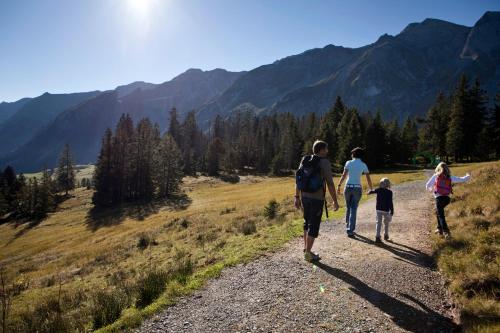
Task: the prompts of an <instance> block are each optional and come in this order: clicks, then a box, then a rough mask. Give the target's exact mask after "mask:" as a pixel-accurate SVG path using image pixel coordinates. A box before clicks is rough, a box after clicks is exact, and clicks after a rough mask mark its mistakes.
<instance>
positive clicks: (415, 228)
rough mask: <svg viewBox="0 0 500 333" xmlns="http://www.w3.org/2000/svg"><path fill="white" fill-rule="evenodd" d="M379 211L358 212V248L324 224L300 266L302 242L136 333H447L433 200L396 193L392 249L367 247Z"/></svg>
mask: <svg viewBox="0 0 500 333" xmlns="http://www.w3.org/2000/svg"><path fill="white" fill-rule="evenodd" d="M374 205H375V201H374V200H373V199H371V200H369V201H367V202H366V203H364V204H362V205H361V206H360V207H359V210H358V226H357V230H356V231H357V234H358V236H357V238H356V239H349V238H347V237H346V235H345V231H344V229H345V224H344V222H343V221H330V222H327V223H324V224H322V226H321V230H320V236H319V238H318V240H317V243H316V244H315V247H314V249H315V250H316V251H319V252H320V254H321V256H322V258H323V260H322V261H321V263H320V264H318V265H317V266H316V267H314V266H313V265H312V264H310V263H307V262H305V261H304V260H303V255H302V242H301V241H300V240H298V239H297V240H295V241H293V242H291V243H290V244H289V245H288V246H287V247H286V248H285V249H284V250H282V251H280V252H278V253H273V254H270V255H268V256H264V257H262V258H260V259H258V260H256V261H254V262H252V263H249V264H246V265H239V266H236V267H233V268H230V269H227V270H225V271H224V272H223V274H222V276H221V277H220V278H219V279H216V280H213V281H211V282H209V283H208V284H207V286H206V287H205V288H203V289H202V290H199V291H197V292H196V293H195V294H194V295H193V296H191V297H187V298H184V299H182V300H180V302H179V303H178V304H176V305H175V306H172V307H169V308H167V309H166V310H164V311H163V312H162V313H159V314H158V315H156V316H155V317H153V318H151V319H149V320H147V321H146V322H144V323H143V325H142V326H141V328H140V329H139V330H138V331H139V332H452V331H454V330H455V327H454V325H453V324H452V323H451V320H450V319H449V317H448V315H449V314H448V313H449V308H450V304H449V303H448V299H447V297H446V292H445V288H444V287H443V283H442V279H441V276H440V274H439V273H438V272H437V271H436V270H435V267H434V263H433V259H432V258H431V257H430V239H429V237H430V235H429V226H428V221H429V219H430V214H431V213H432V211H431V209H430V205H431V199H430V198H429V196H428V194H426V193H425V190H424V185H423V182H421V181H419V182H411V183H405V184H401V185H399V186H396V187H395V188H394V205H395V216H394V219H393V222H392V225H391V238H392V242H385V243H384V245H382V246H376V245H375V244H374V243H373V239H374V233H375V230H374V229H375V222H374V221H375V214H374V213H375V207H374Z"/></svg>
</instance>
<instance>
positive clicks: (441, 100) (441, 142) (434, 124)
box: [420, 92, 450, 160]
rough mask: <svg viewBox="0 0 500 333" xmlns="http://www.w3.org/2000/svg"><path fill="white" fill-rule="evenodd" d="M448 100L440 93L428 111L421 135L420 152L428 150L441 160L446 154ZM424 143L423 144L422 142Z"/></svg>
mask: <svg viewBox="0 0 500 333" xmlns="http://www.w3.org/2000/svg"><path fill="white" fill-rule="evenodd" d="M449 108H450V105H449V103H448V98H446V96H445V95H444V94H443V93H442V92H440V93H439V94H438V96H437V99H436V102H435V103H434V105H433V106H432V107H431V108H430V109H429V112H428V113H427V117H426V123H425V126H424V127H423V129H422V135H421V147H420V149H421V150H429V151H431V152H432V153H433V154H434V155H437V156H439V157H440V158H441V160H445V159H446V158H447V154H446V132H447V129H448V122H449ZM423 141H425V143H424V144H422V142H423Z"/></svg>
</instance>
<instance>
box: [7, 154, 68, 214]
mask: <svg viewBox="0 0 500 333" xmlns="http://www.w3.org/2000/svg"><path fill="white" fill-rule="evenodd" d="M74 188H75V168H74V164H73V159H72V156H71V152H70V148H69V146H68V145H65V147H64V150H63V151H62V153H61V156H60V158H59V164H58V167H57V169H56V170H55V172H54V171H53V170H48V169H47V168H44V169H43V170H42V172H41V176H40V177H31V178H26V177H25V176H24V175H23V174H22V173H21V174H19V175H16V172H15V170H14V168H13V167H12V166H7V167H6V168H5V169H4V170H3V171H1V170H0V217H3V216H5V215H6V214H9V217H12V218H14V219H27V220H35V221H36V220H41V219H43V218H44V217H46V216H47V214H48V213H49V212H51V211H53V210H54V209H55V208H56V206H57V203H58V202H60V201H61V199H63V198H64V197H67V196H68V194H69V191H71V190H72V189H74ZM61 192H63V193H65V195H60V194H59V193H61Z"/></svg>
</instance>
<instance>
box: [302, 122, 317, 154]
mask: <svg viewBox="0 0 500 333" xmlns="http://www.w3.org/2000/svg"><path fill="white" fill-rule="evenodd" d="M303 123H304V126H303V129H302V133H303V136H302V138H303V141H304V147H303V149H302V155H306V154H310V153H311V151H312V146H313V143H314V141H316V140H317V138H319V135H318V130H319V124H318V119H317V117H316V113H315V112H311V113H308V114H307V115H306V116H305V117H304V121H303Z"/></svg>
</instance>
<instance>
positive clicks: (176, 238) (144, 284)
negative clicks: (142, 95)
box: [0, 170, 424, 332]
mask: <svg viewBox="0 0 500 333" xmlns="http://www.w3.org/2000/svg"><path fill="white" fill-rule="evenodd" d="M84 177H87V176H84ZM381 177H389V178H390V179H391V181H392V183H393V184H397V183H400V182H404V181H411V180H417V179H423V178H424V174H423V172H422V171H419V170H414V171H395V172H389V173H379V174H377V173H375V174H372V179H373V181H374V185H376V184H377V182H378V180H379V179H380V178H381ZM338 179H339V177H338V175H337V176H336V177H335V182H338ZM182 192H183V194H182V195H179V196H178V197H177V198H175V200H171V201H162V202H154V203H150V204H143V205H141V204H135V205H125V206H123V207H118V208H114V209H110V210H106V211H96V210H95V208H93V205H92V203H91V196H92V191H91V190H87V189H84V188H79V189H77V190H75V191H74V193H73V195H72V197H71V198H70V199H68V200H66V201H64V202H63V203H62V204H61V205H60V206H59V207H58V209H57V211H56V212H54V213H52V214H50V215H49V217H48V218H46V219H45V220H43V221H42V222H41V223H40V224H38V225H36V226H30V225H29V224H21V225H15V224H3V225H0V248H1V251H0V266H2V267H3V268H4V270H5V272H6V276H7V277H8V279H9V280H10V281H13V283H14V286H15V288H16V292H15V293H14V297H13V299H12V308H11V314H10V321H9V322H10V325H11V328H12V330H13V331H16V330H17V331H22V330H23V329H24V330H27V329H28V330H29V329H32V328H33V327H36V329H37V330H38V331H39V332H46V331H47V332H50V331H52V332H57V331H64V330H65V329H71V330H73V331H74V330H80V331H83V330H88V329H99V328H100V331H101V332H121V331H123V330H126V329H127V328H130V327H134V326H136V325H138V324H139V323H140V322H141V321H142V320H143V319H144V318H145V317H148V316H150V315H152V314H153V313H155V312H156V311H158V310H159V309H161V308H163V307H165V306H167V305H168V304H171V303H172V302H174V301H175V300H176V298H178V297H179V296H180V295H185V294H189V293H190V292H191V291H192V290H194V289H196V288H199V287H200V286H201V285H202V284H203V283H204V282H205V281H206V280H207V279H210V278H213V277H216V276H217V275H218V274H219V273H220V272H221V270H222V269H223V268H224V267H227V266H232V265H235V264H239V263H243V262H246V261H248V260H251V259H254V258H256V257H257V256H259V255H262V254H264V253H266V252H269V251H273V250H276V249H278V248H279V247H281V246H282V245H284V244H285V243H286V242H288V241H289V240H291V239H293V238H295V237H298V236H300V235H301V234H302V221H301V218H300V212H298V211H296V210H295V209H294V207H293V201H292V199H293V194H294V179H293V178H292V177H280V178H273V177H257V176H242V177H240V179H239V182H237V183H228V182H223V181H221V180H220V179H214V178H208V177H203V176H200V177H197V178H185V179H184V182H183V186H182ZM272 199H275V200H276V201H277V203H278V204H279V205H278V209H277V214H276V217H275V218H272V219H270V218H269V217H266V216H265V214H264V207H265V206H266V205H268V203H269V201H270V200H272ZM364 199H366V196H363V200H364ZM339 202H340V204H341V208H342V206H343V199H342V198H339ZM330 207H331V205H330ZM330 213H331V217H340V216H341V215H342V214H343V210H342V209H341V210H340V211H339V212H336V213H333V212H331V210H330ZM38 317H39V318H38ZM37 318H38V319H37ZM47 318H48V319H47ZM37 320H39V321H37ZM51 325H52V326H51ZM65 325H66V326H65Z"/></svg>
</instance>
